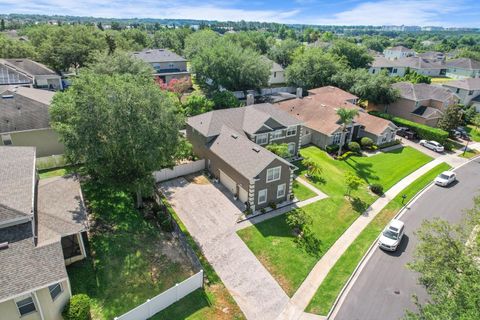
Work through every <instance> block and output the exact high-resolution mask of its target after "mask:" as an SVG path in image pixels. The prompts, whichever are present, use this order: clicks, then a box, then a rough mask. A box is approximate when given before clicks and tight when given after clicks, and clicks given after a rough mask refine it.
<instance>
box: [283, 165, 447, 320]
mask: <svg viewBox="0 0 480 320" xmlns="http://www.w3.org/2000/svg"><path fill="white" fill-rule="evenodd" d="M443 161H444V160H443V159H442V158H441V157H440V158H437V159H435V160H433V161H431V162H429V163H427V164H426V165H424V166H423V167H421V168H419V169H418V170H416V171H415V172H413V173H411V174H410V175H408V176H407V177H405V178H403V179H402V180H400V181H399V182H398V183H397V184H395V185H394V186H393V187H391V188H390V189H389V190H388V191H387V192H386V193H385V194H384V195H383V196H382V197H381V198H379V199H378V200H377V201H375V202H374V203H373V204H372V205H371V206H370V207H369V208H368V209H367V210H366V211H365V212H364V213H363V214H362V215H361V216H360V217H358V218H357V220H355V222H354V223H352V225H351V226H350V227H349V228H348V229H347V230H346V231H345V232H344V233H343V235H342V236H341V237H340V238H339V239H338V240H337V241H336V242H335V243H334V244H333V246H332V247H331V248H330V249H329V250H328V251H327V252H326V253H325V255H324V256H323V257H322V258H321V259H320V260H319V261H318V262H317V264H316V265H315V266H314V267H313V269H312V270H311V271H310V273H309V274H308V276H307V278H306V279H305V280H304V281H303V283H302V284H301V286H300V288H298V290H297V292H295V294H294V295H293V297H292V298H291V300H290V302H289V303H288V304H287V306H286V308H285V309H284V310H283V311H282V313H281V314H280V316H279V317H278V318H277V319H285V320H287V319H288V320H291V319H301V317H302V316H303V314H304V312H303V311H304V310H305V309H306V308H307V306H308V304H309V303H310V300H311V299H312V298H313V296H314V295H315V293H316V292H317V289H318V287H319V286H320V285H321V284H322V282H323V280H324V279H325V277H326V276H327V274H328V272H329V271H330V270H331V269H332V267H333V266H334V265H335V263H336V262H337V261H338V259H339V258H340V257H341V256H342V254H343V253H344V252H345V251H346V250H347V249H348V247H349V246H350V245H351V244H352V242H353V241H354V240H355V239H356V238H357V236H358V235H359V234H360V233H361V232H362V231H363V229H365V227H366V226H367V225H368V224H369V223H370V222H371V221H372V220H373V218H375V216H376V215H377V214H378V213H379V212H380V211H381V210H382V209H383V208H384V207H385V206H386V205H387V204H388V203H389V202H390V201H391V200H392V199H393V198H395V197H396V196H397V195H398V194H399V193H400V192H401V191H402V190H403V189H405V188H406V187H407V186H409V185H410V184H411V183H412V182H414V181H415V180H416V179H417V178H419V177H420V176H422V175H423V174H425V173H426V172H428V171H429V170H431V169H432V168H434V167H435V166H437V165H438V164H440V163H442V162H443Z"/></svg>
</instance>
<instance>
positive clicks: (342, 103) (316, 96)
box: [275, 86, 397, 148]
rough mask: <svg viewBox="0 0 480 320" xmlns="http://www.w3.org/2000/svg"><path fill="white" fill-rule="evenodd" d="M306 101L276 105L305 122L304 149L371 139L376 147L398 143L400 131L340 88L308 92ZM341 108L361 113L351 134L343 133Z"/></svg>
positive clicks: (301, 99) (297, 99)
mask: <svg viewBox="0 0 480 320" xmlns="http://www.w3.org/2000/svg"><path fill="white" fill-rule="evenodd" d="M308 93H309V95H308V96H306V97H304V98H296V99H292V100H287V101H282V102H279V103H276V104H275V107H277V108H278V109H279V110H283V111H285V112H288V113H289V114H290V115H291V116H293V117H296V118H297V119H298V120H299V121H302V122H303V128H302V135H301V138H302V140H301V145H307V144H310V143H311V144H314V145H316V146H318V147H320V148H325V147H327V146H329V145H338V144H340V143H342V141H343V142H344V143H345V144H347V143H349V142H350V141H354V140H359V139H361V138H362V137H369V138H371V139H372V140H373V142H374V143H376V144H379V145H381V144H384V143H387V142H390V141H392V140H394V139H395V134H396V130H397V127H396V126H395V125H394V124H393V123H392V122H391V121H388V120H385V119H378V118H377V117H374V116H371V115H369V114H368V113H366V112H365V111H364V110H363V109H361V108H360V107H358V106H357V105H356V103H357V102H358V97H357V96H355V95H353V94H351V93H348V92H346V91H344V90H341V89H339V88H336V87H332V86H326V87H321V88H316V89H312V90H309V91H308ZM338 108H349V109H357V110H358V111H359V115H358V116H357V117H355V119H354V121H353V123H352V125H348V126H347V134H346V137H344V135H345V134H344V133H342V124H341V123H340V121H339V120H340V118H339V116H338V115H337V110H338Z"/></svg>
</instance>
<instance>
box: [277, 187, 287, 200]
mask: <svg viewBox="0 0 480 320" xmlns="http://www.w3.org/2000/svg"><path fill="white" fill-rule="evenodd" d="M285 190H286V184H285V183H283V184H279V185H278V187H277V199H279V198H283V197H285Z"/></svg>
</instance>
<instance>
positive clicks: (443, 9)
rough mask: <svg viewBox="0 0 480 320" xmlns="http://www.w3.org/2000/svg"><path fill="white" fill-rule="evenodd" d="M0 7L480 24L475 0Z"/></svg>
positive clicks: (132, 1) (7, 3) (153, 1)
mask: <svg viewBox="0 0 480 320" xmlns="http://www.w3.org/2000/svg"><path fill="white" fill-rule="evenodd" d="M0 12H2V13H38V14H62V15H77V16H94V17H107V18H132V17H139V18H140V17H141V18H185V19H205V20H234V21H238V20H242V19H243V20H248V21H268V22H282V23H305V24H329V25H330V24H337V25H401V24H404V25H420V26H425V25H442V26H446V27H448V26H458V27H480V19H479V17H480V13H479V12H480V1H479V0H403V1H398V0H338V1H335V0H327V1H319V0H290V1H284V0H271V1H260V0H253V1H240V0H230V1H221V0H203V1H192V0H167V1H165V0H120V1H102V0H76V1H74V0H36V1H19V0H0Z"/></svg>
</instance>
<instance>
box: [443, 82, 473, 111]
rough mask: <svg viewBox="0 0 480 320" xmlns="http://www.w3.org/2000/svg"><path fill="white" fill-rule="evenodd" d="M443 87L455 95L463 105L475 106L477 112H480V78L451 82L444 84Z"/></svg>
mask: <svg viewBox="0 0 480 320" xmlns="http://www.w3.org/2000/svg"><path fill="white" fill-rule="evenodd" d="M443 86H444V87H445V88H447V89H448V90H450V91H451V92H452V93H455V94H456V95H457V96H458V98H459V99H460V103H461V104H463V105H465V106H470V105H474V106H475V108H476V109H477V112H480V78H466V79H462V80H456V81H449V82H447V83H444V84H443Z"/></svg>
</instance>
